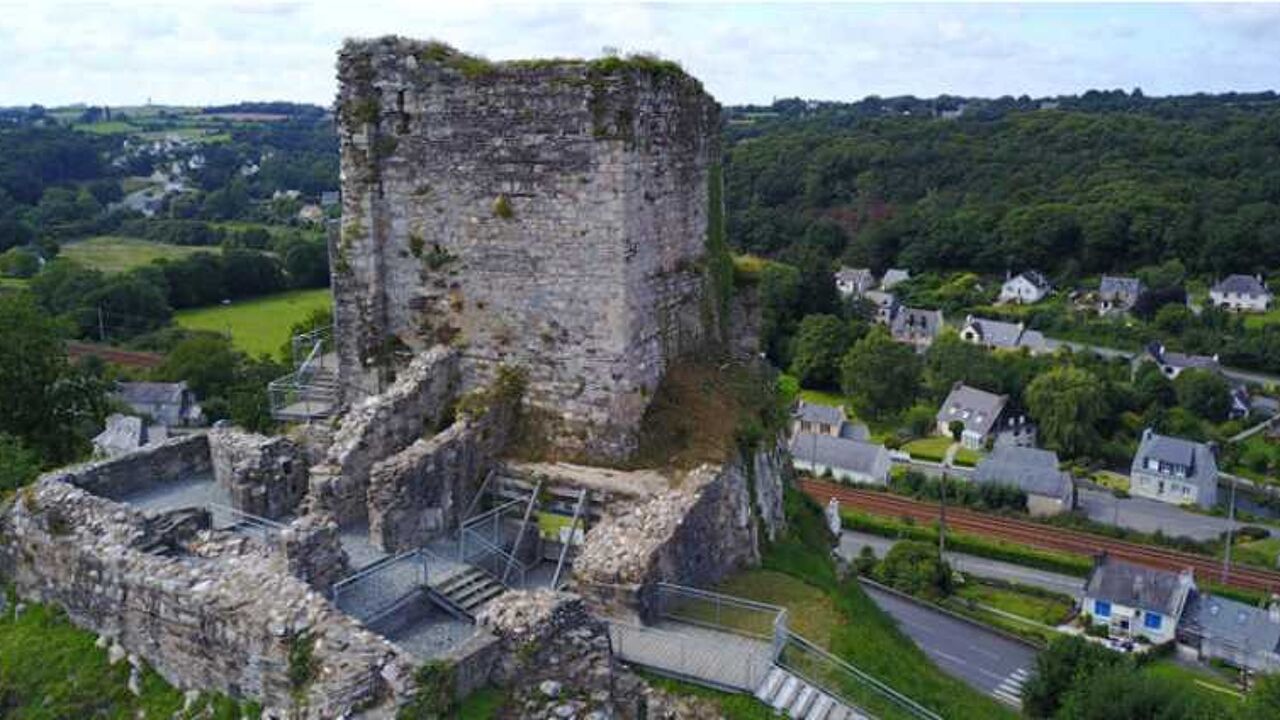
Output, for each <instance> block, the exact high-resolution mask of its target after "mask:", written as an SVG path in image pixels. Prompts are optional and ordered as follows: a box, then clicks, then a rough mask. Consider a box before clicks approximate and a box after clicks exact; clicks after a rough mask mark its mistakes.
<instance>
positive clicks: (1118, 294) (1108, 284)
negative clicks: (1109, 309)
mask: <svg viewBox="0 0 1280 720" xmlns="http://www.w3.org/2000/svg"><path fill="white" fill-rule="evenodd" d="M1098 292H1099V293H1100V294H1101V295H1102V296H1103V297H1104V298H1124V299H1126V300H1129V301H1133V300H1137V299H1138V296H1139V295H1141V294H1142V281H1141V280H1139V279H1138V278H1132V277H1117V276H1114V275H1103V276H1102V284H1101V285H1099V287H1098Z"/></svg>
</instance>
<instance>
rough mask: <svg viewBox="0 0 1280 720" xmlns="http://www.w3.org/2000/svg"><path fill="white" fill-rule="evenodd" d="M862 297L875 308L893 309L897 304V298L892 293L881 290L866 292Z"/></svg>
mask: <svg viewBox="0 0 1280 720" xmlns="http://www.w3.org/2000/svg"><path fill="white" fill-rule="evenodd" d="M862 296H863V297H864V298H866V299H868V300H870V301H871V302H873V303H875V305H876V307H893V306H894V305H896V304H897V303H898V298H897V297H895V296H894V294H893V293H890V292H884V291H883V290H868V291H867V292H866V293H864V294H863V295H862Z"/></svg>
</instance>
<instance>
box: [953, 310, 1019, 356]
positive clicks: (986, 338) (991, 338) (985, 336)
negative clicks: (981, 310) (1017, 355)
mask: <svg viewBox="0 0 1280 720" xmlns="http://www.w3.org/2000/svg"><path fill="white" fill-rule="evenodd" d="M965 325H966V327H969V326H971V327H973V328H975V329H976V330H977V331H978V334H979V335H981V336H982V342H983V344H985V345H991V346H992V347H1005V348H1013V347H1018V341H1019V340H1021V339H1022V331H1023V326H1022V324H1021V323H1011V322H1004V321H1003V320H987V319H985V318H977V317H973V316H972V315H971V316H969V319H968V320H967V321H966V322H965Z"/></svg>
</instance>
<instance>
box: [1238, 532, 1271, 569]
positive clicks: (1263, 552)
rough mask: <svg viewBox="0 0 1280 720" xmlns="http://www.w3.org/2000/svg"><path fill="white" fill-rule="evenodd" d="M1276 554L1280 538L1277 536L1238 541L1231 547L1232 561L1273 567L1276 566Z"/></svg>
mask: <svg viewBox="0 0 1280 720" xmlns="http://www.w3.org/2000/svg"><path fill="white" fill-rule="evenodd" d="M1278 556H1280V538H1277V537H1271V538H1267V539H1265V540H1253V541H1251V542H1244V543H1239V544H1237V545H1235V547H1233V548H1231V562H1232V563H1244V564H1246V565H1256V566H1257V567H1262V568H1272V569H1274V568H1276V567H1277V565H1276V557H1278Z"/></svg>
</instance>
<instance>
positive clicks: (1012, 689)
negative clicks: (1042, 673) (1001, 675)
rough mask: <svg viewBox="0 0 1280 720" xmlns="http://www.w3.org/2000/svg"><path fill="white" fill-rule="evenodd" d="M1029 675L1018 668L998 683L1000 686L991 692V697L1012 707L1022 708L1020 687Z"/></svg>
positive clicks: (1024, 670) (1023, 669)
mask: <svg viewBox="0 0 1280 720" xmlns="http://www.w3.org/2000/svg"><path fill="white" fill-rule="evenodd" d="M1028 677H1030V674H1029V673H1028V672H1027V671H1026V669H1025V668H1018V669H1016V670H1014V671H1013V672H1011V673H1009V675H1008V677H1006V678H1005V679H1004V680H1002V681H1001V682H1000V684H999V685H998V686H997V687H996V688H995V689H994V690H992V691H991V694H992V696H994V697H995V698H996V699H997V700H1001V701H1004V702H1006V703H1009V704H1010V705H1013V706H1014V707H1021V706H1022V685H1023V683H1025V682H1026V681H1027V678H1028Z"/></svg>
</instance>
